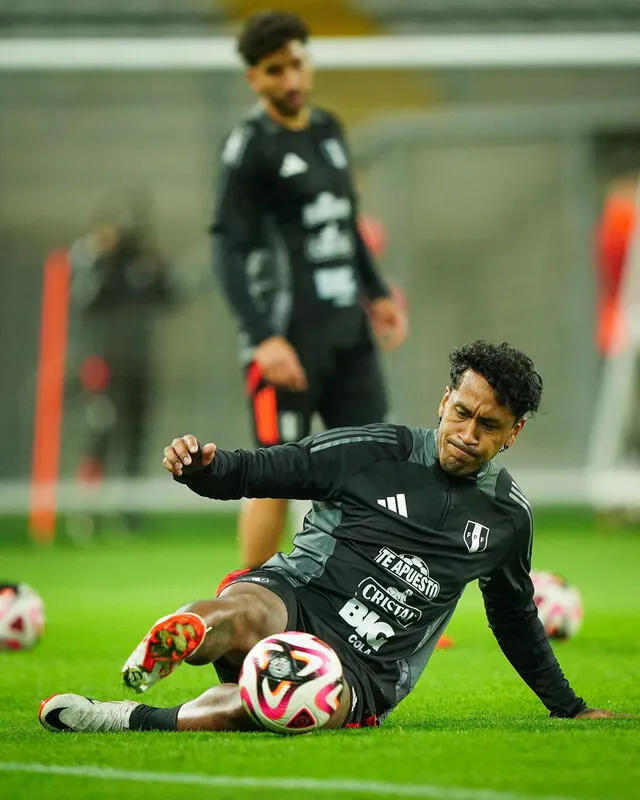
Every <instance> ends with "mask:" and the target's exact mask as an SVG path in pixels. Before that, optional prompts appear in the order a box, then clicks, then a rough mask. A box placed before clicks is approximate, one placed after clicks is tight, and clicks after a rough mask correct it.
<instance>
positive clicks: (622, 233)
mask: <svg viewBox="0 0 640 800" xmlns="http://www.w3.org/2000/svg"><path fill="white" fill-rule="evenodd" d="M612 172H613V175H612V177H611V178H610V179H609V181H608V182H607V185H606V189H605V196H604V202H603V204H602V209H601V212H600V216H599V218H598V222H597V227H596V278H597V302H598V326H597V333H596V340H597V345H598V350H599V352H600V354H601V355H602V356H604V357H605V358H606V357H608V356H610V355H614V354H615V353H617V352H619V351H620V350H621V349H623V348H624V347H625V346H626V345H627V344H628V332H627V323H626V320H625V318H624V309H623V307H622V302H621V300H622V298H621V294H620V289H621V286H622V283H623V278H624V273H625V266H626V264H627V259H628V256H629V247H630V244H631V240H632V238H633V232H634V230H635V227H636V223H637V207H636V202H637V196H638V178H639V176H640V151H639V152H638V153H637V154H634V153H623V154H621V156H619V157H618V158H617V159H615V161H614V165H613V169H612Z"/></svg>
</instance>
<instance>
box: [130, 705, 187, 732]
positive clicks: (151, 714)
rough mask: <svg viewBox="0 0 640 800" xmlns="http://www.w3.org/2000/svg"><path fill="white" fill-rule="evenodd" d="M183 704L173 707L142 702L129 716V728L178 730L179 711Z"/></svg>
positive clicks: (134, 729) (135, 729) (136, 729)
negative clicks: (148, 704) (162, 706)
mask: <svg viewBox="0 0 640 800" xmlns="http://www.w3.org/2000/svg"><path fill="white" fill-rule="evenodd" d="M181 708H182V705H179V706H174V707H173V708H156V707H155V706H145V705H144V704H143V703H140V705H139V706H136V707H135V708H134V709H133V712H132V714H131V716H130V717H129V729H130V730H132V731H177V730H178V711H180V709H181Z"/></svg>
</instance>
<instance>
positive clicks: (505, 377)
mask: <svg viewBox="0 0 640 800" xmlns="http://www.w3.org/2000/svg"><path fill="white" fill-rule="evenodd" d="M449 361H450V362H451V376H450V377H451V387H452V388H453V389H456V388H457V387H458V386H459V384H460V381H461V379H462V376H463V375H464V373H465V372H466V371H467V370H468V369H472V370H474V371H475V372H479V373H480V375H483V376H484V377H485V378H486V379H487V381H488V382H489V384H490V385H491V386H492V387H493V390H494V392H495V393H496V398H497V400H498V402H499V403H500V405H503V406H506V407H507V408H510V409H511V411H513V413H514V415H515V417H516V419H522V417H524V416H525V415H526V414H533V413H535V412H536V411H537V410H538V406H539V405H540V398H541V397H542V378H541V377H540V375H539V374H538V373H537V372H536V370H535V368H534V366H533V361H532V360H531V359H530V358H529V356H526V355H525V354H524V353H522V352H521V351H520V350H516V349H515V348H513V347H510V346H509V345H508V344H507V343H506V342H503V343H502V344H490V343H489V342H485V341H484V340H483V339H477V340H476V341H475V342H471V344H467V345H465V346H464V347H460V348H458V349H457V350H454V351H453V352H452V353H450V354H449Z"/></svg>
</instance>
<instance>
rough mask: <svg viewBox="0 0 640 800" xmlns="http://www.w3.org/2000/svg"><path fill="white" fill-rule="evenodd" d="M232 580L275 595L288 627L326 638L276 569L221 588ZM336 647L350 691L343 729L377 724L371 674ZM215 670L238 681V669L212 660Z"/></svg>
mask: <svg viewBox="0 0 640 800" xmlns="http://www.w3.org/2000/svg"><path fill="white" fill-rule="evenodd" d="M234 583H257V584H259V585H260V586H264V588H265V589H269V591H271V592H273V593H274V594H277V595H278V597H279V598H280V599H281V600H282V601H283V603H284V604H285V607H286V609H287V630H289V631H304V632H305V633H311V634H313V635H314V636H317V637H318V638H319V639H322V640H326V636H324V635H323V628H324V626H323V625H322V623H321V622H320V621H319V620H317V619H315V618H314V616H313V614H312V613H309V611H308V610H306V609H304V608H302V606H301V605H300V602H299V601H298V596H297V593H296V590H295V587H294V586H292V585H291V584H290V583H289V581H288V580H287V579H286V578H285V577H284V576H283V575H282V574H281V573H279V572H278V571H276V570H274V569H254V570H251V571H249V572H246V573H245V574H243V575H238V576H237V577H234V578H232V579H231V580H230V581H229V582H225V585H224V588H226V587H227V586H229V585H231V584H234ZM332 646H333V648H334V650H336V652H337V654H338V657H339V658H340V661H341V662H342V669H343V671H344V676H345V679H346V681H347V683H348V684H349V689H350V691H351V711H350V712H349V714H348V716H347V718H346V720H345V722H344V724H343V727H344V728H371V727H377V726H378V725H379V724H380V723H379V717H378V714H377V713H376V702H375V695H374V691H373V687H372V676H371V675H369V673H368V671H367V670H366V669H365V668H364V666H363V665H361V664H359V663H358V661H357V660H356V659H355V658H354V657H352V656H351V654H350V653H348V651H344V650H341V648H339V647H336V646H335V643H334V644H333V645H332ZM214 667H215V669H216V673H217V674H218V678H219V679H220V681H221V683H237V681H238V675H239V672H240V670H239V669H234V668H231V667H227V666H226V665H222V664H218V663H214Z"/></svg>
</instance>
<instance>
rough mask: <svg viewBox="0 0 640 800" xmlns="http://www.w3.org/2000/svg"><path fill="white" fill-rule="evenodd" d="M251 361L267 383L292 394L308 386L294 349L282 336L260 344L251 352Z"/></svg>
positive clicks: (302, 390) (273, 337)
mask: <svg viewBox="0 0 640 800" xmlns="http://www.w3.org/2000/svg"><path fill="white" fill-rule="evenodd" d="M253 360H254V361H255V362H256V363H257V364H258V366H259V367H260V370H261V372H262V375H263V377H264V379H265V381H267V383H271V384H273V385H274V386H284V387H285V388H287V389H291V391H293V392H304V391H305V390H306V389H307V388H308V386H309V384H308V381H307V373H306V372H305V370H304V367H303V366H302V364H301V363H300V359H299V358H298V354H297V353H296V350H295V348H294V347H293V346H292V345H291V344H289V342H288V341H287V340H286V339H285V338H284V337H283V336H271V337H270V338H269V339H265V340H264V341H263V342H260V344H259V345H258V346H257V347H256V349H255V350H254V351H253Z"/></svg>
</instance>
